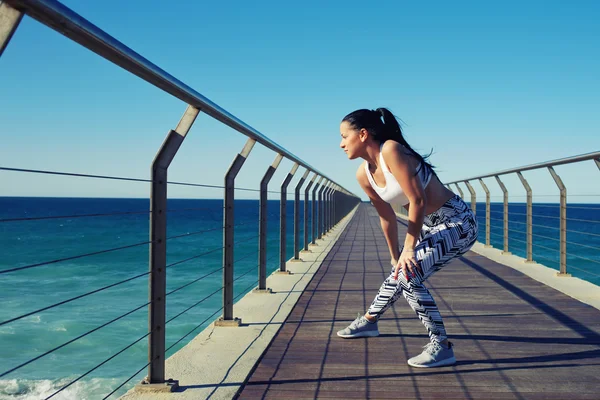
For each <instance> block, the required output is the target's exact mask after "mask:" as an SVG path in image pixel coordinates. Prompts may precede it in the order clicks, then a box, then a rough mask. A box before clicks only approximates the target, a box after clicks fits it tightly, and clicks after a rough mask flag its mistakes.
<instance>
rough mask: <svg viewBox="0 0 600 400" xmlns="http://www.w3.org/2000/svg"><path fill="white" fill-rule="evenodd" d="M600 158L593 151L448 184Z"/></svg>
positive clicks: (597, 152)
mask: <svg viewBox="0 0 600 400" xmlns="http://www.w3.org/2000/svg"><path fill="white" fill-rule="evenodd" d="M599 158H600V151H594V152H592V153H586V154H580V155H578V156H572V157H565V158H559V159H558V160H552V161H546V162H542V163H537V164H531V165H525V166H523V167H517V168H511V169H507V170H503V171H498V172H492V173H490V174H486V175H478V176H474V177H472V178H467V179H458V180H456V181H452V182H448V183H446V185H454V184H456V183H461V182H467V181H473V180H475V179H483V178H491V177H494V176H497V175H506V174H512V173H515V172H523V171H530V170H532V169H539V168H545V167H553V166H556V165H563V164H571V163H575V162H579V161H587V160H597V159H599Z"/></svg>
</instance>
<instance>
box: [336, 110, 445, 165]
mask: <svg viewBox="0 0 600 400" xmlns="http://www.w3.org/2000/svg"><path fill="white" fill-rule="evenodd" d="M382 119H383V121H382ZM343 121H347V122H348V123H350V125H352V126H353V127H354V128H356V129H363V128H364V129H366V130H367V131H369V133H370V134H371V135H372V136H373V139H375V140H376V141H378V142H380V143H383V142H385V141H386V140H394V141H396V142H398V143H400V144H401V145H403V146H404V147H406V148H407V149H408V150H409V151H410V153H411V154H412V155H414V156H415V157H416V158H417V159H418V160H419V161H420V162H422V163H424V164H426V165H428V166H429V167H430V168H431V169H433V168H434V166H433V165H431V164H430V163H429V162H428V161H427V160H428V159H429V157H430V156H431V154H432V153H433V150H432V151H431V152H430V153H429V154H428V155H427V156H425V157H423V156H422V155H421V154H419V153H417V152H416V151H415V150H413V148H412V147H411V146H410V145H409V144H408V142H407V141H406V139H404V135H403V134H402V128H400V124H399V123H398V120H397V119H396V117H395V116H394V114H392V113H391V112H390V110H388V109H387V108H378V109H376V110H367V109H361V110H356V111H353V112H351V113H350V114H348V115H346V116H345V117H344V119H342V122H343Z"/></svg>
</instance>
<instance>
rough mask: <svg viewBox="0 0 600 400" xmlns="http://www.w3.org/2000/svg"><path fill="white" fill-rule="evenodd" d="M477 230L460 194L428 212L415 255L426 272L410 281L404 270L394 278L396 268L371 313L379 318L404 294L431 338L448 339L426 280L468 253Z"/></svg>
mask: <svg viewBox="0 0 600 400" xmlns="http://www.w3.org/2000/svg"><path fill="white" fill-rule="evenodd" d="M477 232H478V227H477V219H476V218H475V216H474V214H473V212H472V211H471V209H470V208H469V206H468V205H467V204H466V203H465V202H464V201H463V200H462V199H461V198H460V197H459V196H454V197H453V198H451V199H450V200H448V201H447V202H446V203H445V204H444V205H443V206H442V207H440V209H438V210H437V211H435V212H433V213H431V214H429V215H427V216H426V217H425V220H424V223H423V229H422V230H421V237H420V238H419V242H418V244H417V246H416V247H415V258H416V259H417V263H418V265H419V266H420V267H421V270H422V271H423V273H422V274H421V273H420V272H418V271H417V273H416V275H417V276H416V277H410V278H409V280H408V281H407V280H406V277H405V276H404V274H403V273H402V271H400V273H399V274H398V280H394V268H392V272H391V274H390V276H389V277H388V278H387V279H386V280H385V281H384V282H383V284H382V285H381V288H380V289H379V293H377V296H376V297H375V300H373V303H372V304H371V306H370V307H369V310H368V311H367V312H368V314H369V315H371V316H373V317H375V318H376V319H379V318H380V317H381V315H382V314H383V313H384V312H385V311H386V310H387V309H388V308H389V307H390V306H391V305H392V304H393V303H394V302H395V301H396V300H398V298H399V297H400V295H401V294H402V295H404V297H405V298H406V300H407V301H408V304H410V306H411V307H412V309H413V310H415V312H416V313H417V315H418V316H419V319H420V320H421V322H423V325H425V327H426V328H427V331H428V332H429V337H430V339H431V340H432V341H437V342H441V341H443V340H444V339H446V329H445V328H444V322H443V321H442V316H441V315H440V312H439V310H438V307H437V305H436V304H435V300H434V299H433V297H432V296H431V294H430V293H429V290H427V288H426V287H425V286H424V285H423V282H424V281H425V280H426V279H427V278H429V277H430V276H431V275H432V274H433V273H434V272H436V271H438V270H439V269H440V268H442V267H443V266H444V265H445V264H447V263H448V262H449V261H450V260H451V259H453V258H454V257H458V256H460V255H462V254H464V253H466V252H467V251H468V250H469V249H470V248H471V247H472V246H473V244H474V243H475V241H476V240H477Z"/></svg>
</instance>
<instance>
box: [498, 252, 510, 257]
mask: <svg viewBox="0 0 600 400" xmlns="http://www.w3.org/2000/svg"><path fill="white" fill-rule="evenodd" d="M500 254H502V255H503V256H510V255H512V253H511V252H510V251H501V252H500Z"/></svg>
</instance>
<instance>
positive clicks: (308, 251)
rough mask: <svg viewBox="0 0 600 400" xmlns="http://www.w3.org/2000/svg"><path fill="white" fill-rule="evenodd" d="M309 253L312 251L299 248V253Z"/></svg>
mask: <svg viewBox="0 0 600 400" xmlns="http://www.w3.org/2000/svg"><path fill="white" fill-rule="evenodd" d="M309 246H310V245H309ZM310 253H312V251H310V250H300V254H310Z"/></svg>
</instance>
